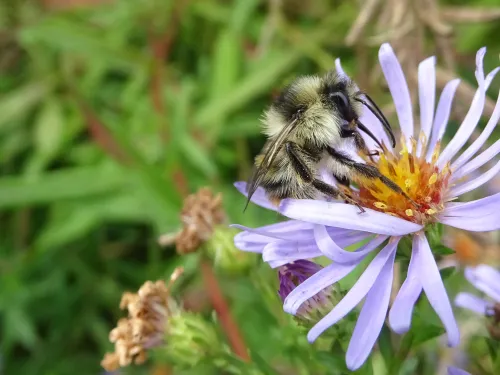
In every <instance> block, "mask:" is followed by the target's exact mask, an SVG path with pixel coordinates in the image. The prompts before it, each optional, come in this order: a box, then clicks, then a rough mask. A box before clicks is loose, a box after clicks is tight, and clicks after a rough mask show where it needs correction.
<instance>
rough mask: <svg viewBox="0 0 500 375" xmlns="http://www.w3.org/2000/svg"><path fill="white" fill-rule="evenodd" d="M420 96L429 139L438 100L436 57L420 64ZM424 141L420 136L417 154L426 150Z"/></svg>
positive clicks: (424, 130)
mask: <svg viewBox="0 0 500 375" xmlns="http://www.w3.org/2000/svg"><path fill="white" fill-rule="evenodd" d="M418 98H419V103H420V124H421V125H420V126H421V131H422V132H423V134H424V135H425V139H426V140H428V139H429V136H430V134H431V127H432V120H433V117H434V105H435V100H436V58H435V57H434V56H432V57H429V58H427V59H425V60H424V61H422V62H421V63H420V64H419V65H418ZM422 146H423V145H422V141H421V139H420V136H419V137H418V147H417V155H418V156H420V155H421V153H423V152H425V150H422Z"/></svg>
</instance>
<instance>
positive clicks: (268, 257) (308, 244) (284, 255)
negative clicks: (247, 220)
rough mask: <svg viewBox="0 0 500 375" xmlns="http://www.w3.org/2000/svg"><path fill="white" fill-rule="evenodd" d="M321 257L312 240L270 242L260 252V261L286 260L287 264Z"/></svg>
mask: <svg viewBox="0 0 500 375" xmlns="http://www.w3.org/2000/svg"><path fill="white" fill-rule="evenodd" d="M322 255H323V254H322V253H321V251H319V249H318V246H317V245H316V243H315V242H314V240H313V239H311V240H310V241H303V242H291V241H275V242H270V243H269V244H267V245H266V246H265V247H264V250H263V251H262V259H263V260H264V261H265V262H275V261H285V260H286V261H287V263H291V262H293V261H296V260H299V259H310V258H316V257H320V256H322Z"/></svg>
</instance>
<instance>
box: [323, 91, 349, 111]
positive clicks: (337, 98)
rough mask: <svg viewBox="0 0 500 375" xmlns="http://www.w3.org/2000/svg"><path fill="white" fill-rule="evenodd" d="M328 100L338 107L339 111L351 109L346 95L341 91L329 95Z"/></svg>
mask: <svg viewBox="0 0 500 375" xmlns="http://www.w3.org/2000/svg"><path fill="white" fill-rule="evenodd" d="M328 98H329V99H330V100H331V101H332V102H333V103H334V104H335V105H337V106H338V108H339V109H346V108H347V107H349V101H348V100H347V97H346V96H345V95H344V93H342V92H340V91H336V92H331V93H329V94H328Z"/></svg>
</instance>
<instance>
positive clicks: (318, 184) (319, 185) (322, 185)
mask: <svg viewBox="0 0 500 375" xmlns="http://www.w3.org/2000/svg"><path fill="white" fill-rule="evenodd" d="M312 185H313V186H314V187H315V188H316V189H318V190H319V191H320V192H322V193H323V194H326V195H328V196H332V197H334V198H337V197H341V198H342V199H343V200H344V201H347V202H349V203H351V204H353V205H355V206H357V207H358V208H359V211H360V213H363V212H366V211H365V209H364V208H363V207H361V205H360V204H359V203H358V202H356V201H355V200H354V199H352V198H351V197H350V196H348V195H347V194H344V193H343V192H341V191H340V190H337V189H335V188H334V187H333V186H331V185H329V184H327V183H326V182H323V181H321V180H318V179H314V180H313V181H312Z"/></svg>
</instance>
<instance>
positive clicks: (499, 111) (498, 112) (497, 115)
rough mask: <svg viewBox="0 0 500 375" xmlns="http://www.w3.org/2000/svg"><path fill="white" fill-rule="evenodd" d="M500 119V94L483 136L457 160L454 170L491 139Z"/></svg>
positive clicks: (453, 166)
mask: <svg viewBox="0 0 500 375" xmlns="http://www.w3.org/2000/svg"><path fill="white" fill-rule="evenodd" d="M499 119H500V92H499V93H498V97H497V102H496V104H495V108H494V109H493V114H492V115H491V117H490V119H489V121H488V123H487V124H486V127H485V128H484V130H483V131H482V132H481V135H480V136H479V137H478V138H477V139H476V140H475V141H474V143H472V144H471V145H470V146H469V147H468V148H467V149H466V150H465V151H464V152H463V153H462V155H460V156H459V157H458V158H457V160H455V161H454V162H453V163H452V164H451V167H452V168H453V169H454V170H457V169H458V168H460V167H461V166H462V165H464V164H465V163H467V162H468V161H469V160H470V158H471V157H473V156H474V154H475V153H476V152H477V151H479V149H480V148H481V147H483V145H484V144H485V142H486V140H487V139H488V138H489V136H490V135H491V133H492V132H493V130H495V127H496V126H497V124H498V120H499Z"/></svg>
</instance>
